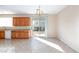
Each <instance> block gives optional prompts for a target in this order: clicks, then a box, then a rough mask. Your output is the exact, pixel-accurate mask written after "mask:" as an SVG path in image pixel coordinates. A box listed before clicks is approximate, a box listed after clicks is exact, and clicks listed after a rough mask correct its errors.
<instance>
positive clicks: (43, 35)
mask: <svg viewBox="0 0 79 59" xmlns="http://www.w3.org/2000/svg"><path fill="white" fill-rule="evenodd" d="M35 36H39V37H41V36H42V37H45V36H46V35H45V34H35Z"/></svg>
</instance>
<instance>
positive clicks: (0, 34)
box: [0, 31, 5, 39]
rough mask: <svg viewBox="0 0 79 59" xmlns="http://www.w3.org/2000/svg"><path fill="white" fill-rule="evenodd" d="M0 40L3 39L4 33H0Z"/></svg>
mask: <svg viewBox="0 0 79 59" xmlns="http://www.w3.org/2000/svg"><path fill="white" fill-rule="evenodd" d="M0 39H5V31H0Z"/></svg>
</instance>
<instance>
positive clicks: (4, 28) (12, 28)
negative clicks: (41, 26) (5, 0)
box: [0, 26, 31, 30]
mask: <svg viewBox="0 0 79 59" xmlns="http://www.w3.org/2000/svg"><path fill="white" fill-rule="evenodd" d="M0 30H31V26H27V27H22V26H21V27H20V26H17V27H0Z"/></svg>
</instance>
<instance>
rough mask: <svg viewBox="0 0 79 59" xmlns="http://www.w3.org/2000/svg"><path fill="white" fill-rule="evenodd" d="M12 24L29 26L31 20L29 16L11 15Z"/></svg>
mask: <svg viewBox="0 0 79 59" xmlns="http://www.w3.org/2000/svg"><path fill="white" fill-rule="evenodd" d="M13 25H14V26H30V25H31V20H30V18H29V17H13Z"/></svg>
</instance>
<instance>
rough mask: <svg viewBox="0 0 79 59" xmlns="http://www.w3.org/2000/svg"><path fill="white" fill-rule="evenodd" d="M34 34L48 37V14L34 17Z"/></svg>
mask: <svg viewBox="0 0 79 59" xmlns="http://www.w3.org/2000/svg"><path fill="white" fill-rule="evenodd" d="M32 36H38V37H47V16H46V15H43V16H35V17H32Z"/></svg>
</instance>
